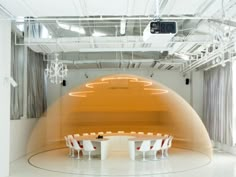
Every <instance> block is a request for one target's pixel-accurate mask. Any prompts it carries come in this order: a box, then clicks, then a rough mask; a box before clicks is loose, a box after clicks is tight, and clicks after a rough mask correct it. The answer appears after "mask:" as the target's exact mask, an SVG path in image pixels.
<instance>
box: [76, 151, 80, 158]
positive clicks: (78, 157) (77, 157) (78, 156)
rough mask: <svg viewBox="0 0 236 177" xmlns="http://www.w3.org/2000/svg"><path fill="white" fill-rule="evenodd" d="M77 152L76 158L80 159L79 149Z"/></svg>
mask: <svg viewBox="0 0 236 177" xmlns="http://www.w3.org/2000/svg"><path fill="white" fill-rule="evenodd" d="M77 152H78V155H77V159H80V157H79V151H77Z"/></svg>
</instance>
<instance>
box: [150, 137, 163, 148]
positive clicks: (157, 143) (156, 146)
mask: <svg viewBox="0 0 236 177" xmlns="http://www.w3.org/2000/svg"><path fill="white" fill-rule="evenodd" d="M161 144H162V139H157V140H156V141H155V143H154V145H153V147H152V150H160V149H161Z"/></svg>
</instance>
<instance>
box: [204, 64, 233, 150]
mask: <svg viewBox="0 0 236 177" xmlns="http://www.w3.org/2000/svg"><path fill="white" fill-rule="evenodd" d="M232 85H233V84H232V64H231V63H227V65H226V66H225V67H221V66H219V67H216V68H214V69H211V70H208V71H205V72H204V109H203V122H204V123H205V126H206V128H207V130H208V133H209V135H210V138H211V139H212V140H213V141H215V142H219V143H223V144H227V145H230V146H231V145H233V93H232V91H233V89H232Z"/></svg>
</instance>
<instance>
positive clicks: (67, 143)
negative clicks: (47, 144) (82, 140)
mask: <svg viewBox="0 0 236 177" xmlns="http://www.w3.org/2000/svg"><path fill="white" fill-rule="evenodd" d="M64 138H65V141H66V147H68V149H69V154H68V155H69V156H71V155H72V149H71V147H72V145H71V144H70V142H69V140H68V138H67V137H66V136H64Z"/></svg>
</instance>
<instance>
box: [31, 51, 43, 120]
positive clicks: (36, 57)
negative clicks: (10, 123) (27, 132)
mask: <svg viewBox="0 0 236 177" xmlns="http://www.w3.org/2000/svg"><path fill="white" fill-rule="evenodd" d="M27 55H28V56H27V57H28V63H27V89H28V90H27V92H28V95H27V117H28V118H39V117H40V116H41V115H42V114H43V112H44V111H45V109H46V87H45V77H44V69H45V63H44V61H43V55H42V54H40V53H35V52H34V51H32V50H31V49H29V48H28V51H27Z"/></svg>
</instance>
